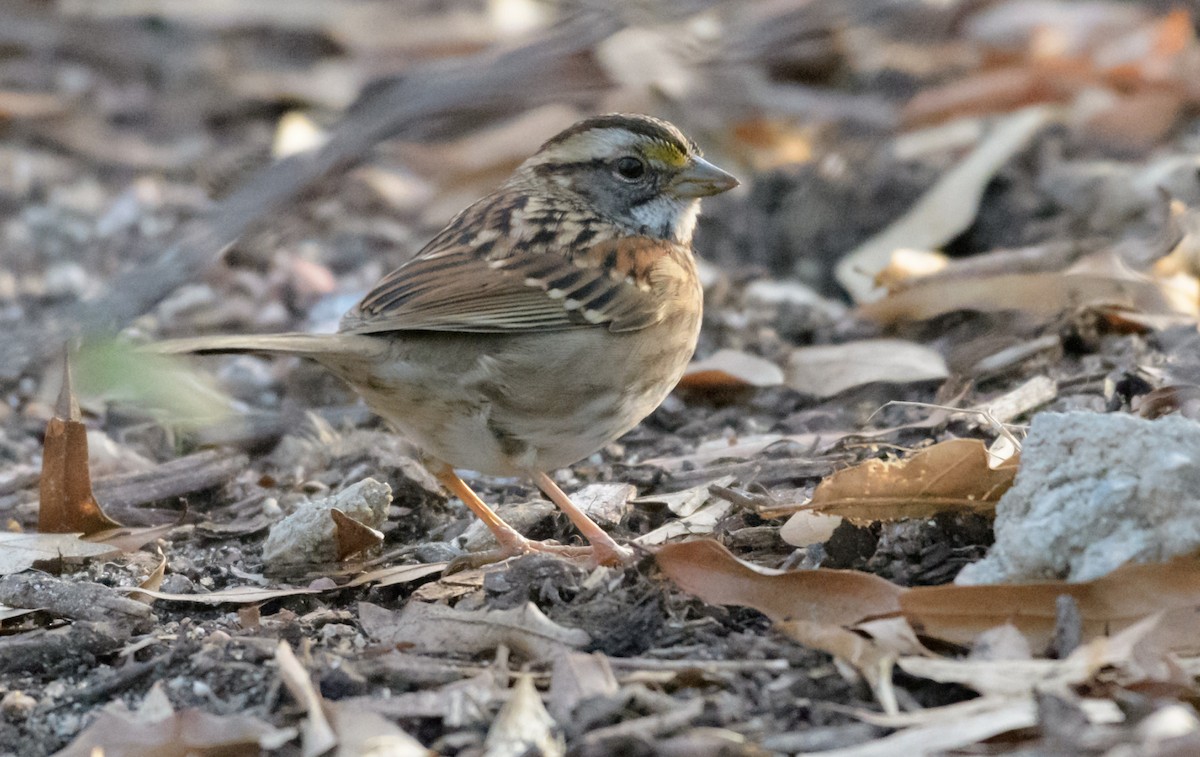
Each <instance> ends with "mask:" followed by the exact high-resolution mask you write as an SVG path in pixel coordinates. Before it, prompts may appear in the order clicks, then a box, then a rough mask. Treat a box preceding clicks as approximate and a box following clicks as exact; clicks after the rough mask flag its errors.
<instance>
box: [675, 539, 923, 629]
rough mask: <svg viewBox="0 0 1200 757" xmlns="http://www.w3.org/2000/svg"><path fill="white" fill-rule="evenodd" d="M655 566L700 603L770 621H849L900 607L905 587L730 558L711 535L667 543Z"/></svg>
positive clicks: (847, 573)
mask: <svg viewBox="0 0 1200 757" xmlns="http://www.w3.org/2000/svg"><path fill="white" fill-rule="evenodd" d="M654 557H655V560H656V561H657V562H658V566H659V568H661V569H662V571H663V573H665V574H666V575H667V577H668V578H670V579H671V580H672V581H674V582H675V583H676V584H677V585H678V586H679V588H681V589H683V590H684V591H686V592H688V593H689V594H693V595H695V596H697V597H699V598H700V599H703V600H704V601H705V602H709V603H711V604H723V605H742V606H744V607H753V608H754V609H756V610H759V611H760V612H762V613H764V614H765V615H767V616H768V617H770V618H771V619H772V620H777V621H782V620H806V621H814V622H818V623H824V624H827V625H834V626H851V625H854V624H855V623H858V622H860V621H863V620H866V619H868V618H872V617H879V616H884V615H890V614H894V613H896V612H898V611H899V609H900V597H901V595H902V593H903V592H904V590H903V589H902V588H900V587H899V586H896V585H895V584H892V583H889V582H888V581H886V580H884V579H882V578H880V577H878V576H874V575H871V574H870V573H860V572H857V571H852V570H828V569H824V568H818V569H816V570H804V571H793V572H788V573H782V572H779V571H768V570H766V569H764V568H760V567H757V566H754V565H751V564H749V563H745V562H742V561H741V560H739V559H737V558H736V557H734V556H733V555H732V554H731V553H730V552H729V550H727V549H725V547H723V546H721V545H720V544H718V543H717V542H715V541H713V540H711V539H699V540H697V541H689V542H683V543H681V544H668V545H667V546H665V547H662V548H660V549H659V550H658V552H656V553H655V556H654Z"/></svg>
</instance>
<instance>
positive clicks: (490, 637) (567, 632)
mask: <svg viewBox="0 0 1200 757" xmlns="http://www.w3.org/2000/svg"><path fill="white" fill-rule="evenodd" d="M358 616H359V621H360V623H361V624H362V628H363V631H364V632H366V633H367V634H369V635H370V636H372V637H374V638H376V639H378V640H379V641H381V642H383V643H385V644H401V645H404V646H406V647H407V646H411V647H415V648H417V649H429V650H432V651H437V652H440V653H445V652H461V653H464V654H476V653H478V652H485V651H492V650H494V649H495V648H496V647H497V646H499V645H500V644H504V645H506V646H508V647H509V648H510V649H513V650H515V651H517V652H520V653H521V654H523V655H524V656H526V657H528V658H530V659H533V660H549V659H553V658H554V657H555V656H556V655H558V654H563V653H565V652H569V651H571V650H572V649H575V648H578V647H582V646H584V645H585V644H587V643H589V642H590V641H591V637H590V636H589V635H588V634H587V633H586V632H585V631H581V630H579V629H577V628H565V627H563V626H560V625H558V624H557V623H555V622H554V621H552V620H550V619H549V618H547V617H546V615H545V613H543V612H542V611H541V610H539V609H538V608H537V605H534V604H533V603H526V604H525V605H523V606H521V607H513V608H511V609H508V610H458V609H455V608H453V607H446V606H445V605H435V604H429V603H426V602H411V601H410V602H409V603H408V604H407V605H405V606H404V609H403V610H400V611H399V612H393V611H391V610H385V609H384V608H382V607H379V606H378V605H373V604H371V603H370V602H360V603H359V606H358Z"/></svg>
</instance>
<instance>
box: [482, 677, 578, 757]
mask: <svg viewBox="0 0 1200 757" xmlns="http://www.w3.org/2000/svg"><path fill="white" fill-rule="evenodd" d="M556 725H557V724H556V723H555V722H554V718H552V717H551V716H550V713H549V712H546V707H545V705H543V704H542V698H541V697H540V696H539V695H538V693H537V689H535V688H534V687H533V676H530V675H522V676H519V677H518V678H517V682H516V684H515V685H514V686H513V689H512V696H510V697H509V698H508V701H507V702H505V703H504V706H503V707H501V708H500V712H498V713H496V719H495V720H493V721H492V725H491V727H490V728H488V734H487V739H486V740H485V741H484V743H483V746H484V753H483V754H484V757H521V755H525V754H537V755H541V756H542V757H562V755H563V754H564V753H565V752H566V747H565V745H564V744H563V740H562V737H561V736H560V735H558V734H557V733H556V732H555V727H556Z"/></svg>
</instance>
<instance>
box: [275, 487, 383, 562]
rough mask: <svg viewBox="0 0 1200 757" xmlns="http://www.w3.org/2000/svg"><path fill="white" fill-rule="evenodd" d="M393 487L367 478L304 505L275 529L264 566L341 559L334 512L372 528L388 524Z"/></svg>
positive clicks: (277, 524) (280, 522)
mask: <svg viewBox="0 0 1200 757" xmlns="http://www.w3.org/2000/svg"><path fill="white" fill-rule="evenodd" d="M391 503H392V487H390V486H388V485H387V484H385V483H381V482H379V481H376V480H375V479H373V478H364V479H363V480H362V481H359V482H358V483H356V484H353V485H351V486H347V487H346V488H345V489H342V490H341V491H340V492H338V493H337V494H334V495H331V496H329V497H323V498H321V499H316V500H309V501H308V502H303V503H301V504H300V505H299V506H298V507H297V508H296V510H295V511H294V512H293V513H292V514H291V515H289V516H287V517H286V518H284V519H283V520H281V521H279V522H278V523H276V524H275V525H274V526H272V527H271V531H270V533H268V534H267V540H266V541H265V542H264V543H263V563H264V564H265V565H266V566H267V567H268V568H279V567H283V566H294V565H300V564H304V563H323V562H332V561H333V560H336V559H337V539H336V532H335V526H334V523H333V517H332V516H331V515H330V511H331V510H333V509H334V508H336V509H338V510H341V511H342V512H343V513H345V514H346V515H349V516H350V517H351V518H353V519H354V520H356V521H358V522H359V523H362V524H364V525H367V526H370V527H371V528H376V529H377V528H380V527H381V526H382V525H383V524H384V522H385V521H386V520H387V513H388V506H389V505H391Z"/></svg>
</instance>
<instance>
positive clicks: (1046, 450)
mask: <svg viewBox="0 0 1200 757" xmlns="http://www.w3.org/2000/svg"><path fill="white" fill-rule="evenodd" d="M1197 548H1200V423H1197V422H1195V421H1192V420H1189V419H1186V418H1182V417H1178V416H1169V417H1166V418H1161V419H1159V420H1154V421H1150V420H1146V419H1144V418H1138V417H1136V416H1132V415H1122V414H1097V413H1041V414H1039V415H1037V416H1035V417H1034V419H1033V425H1032V426H1031V427H1030V430H1029V436H1028V437H1027V438H1026V439H1025V444H1024V447H1023V449H1022V452H1021V467H1020V470H1019V471H1018V473H1017V478H1016V482H1015V483H1014V485H1013V487H1012V489H1010V490H1009V491H1008V492H1007V493H1006V494H1005V495H1004V497H1003V498H1001V500H1000V502H999V503H997V505H996V544H995V546H994V547H992V549H991V551H990V552H989V553H988V555H987V557H985V558H984V559H983V560H981V561H979V562H978V563H975V564H974V565H968V566H967V567H966V568H964V569H963V571H962V572H961V573H960V574H959V575H958V578H957V579H956V583H959V584H994V583H1008V582H1015V581H1031V580H1043V579H1063V578H1065V579H1067V580H1069V581H1088V580H1091V579H1093V578H1097V577H1099V576H1102V575H1104V574H1106V573H1108V572H1110V571H1112V570H1113V569H1114V568H1117V567H1119V566H1120V565H1122V564H1124V563H1126V562H1130V561H1133V562H1157V561H1162V560H1166V559H1169V558H1171V557H1174V556H1177V555H1183V554H1188V553H1191V552H1194V551H1196V550H1197Z"/></svg>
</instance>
